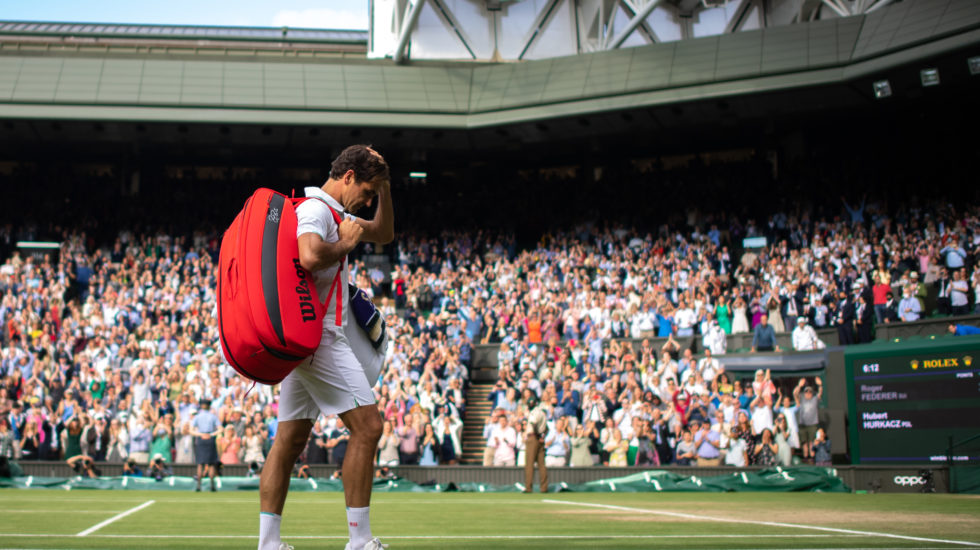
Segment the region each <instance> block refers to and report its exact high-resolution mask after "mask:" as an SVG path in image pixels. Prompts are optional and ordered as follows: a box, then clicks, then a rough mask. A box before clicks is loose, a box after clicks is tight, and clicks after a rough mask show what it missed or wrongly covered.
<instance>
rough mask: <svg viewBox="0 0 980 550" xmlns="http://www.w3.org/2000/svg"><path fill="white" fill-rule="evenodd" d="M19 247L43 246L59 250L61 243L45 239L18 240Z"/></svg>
mask: <svg viewBox="0 0 980 550" xmlns="http://www.w3.org/2000/svg"><path fill="white" fill-rule="evenodd" d="M17 248H41V249H46V250H57V249H59V248H61V243H55V242H43V241H17Z"/></svg>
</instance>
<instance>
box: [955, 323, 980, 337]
mask: <svg viewBox="0 0 980 550" xmlns="http://www.w3.org/2000/svg"><path fill="white" fill-rule="evenodd" d="M949 333H950V334H952V335H954V336H973V335H975V334H980V328H977V327H974V326H970V325H949Z"/></svg>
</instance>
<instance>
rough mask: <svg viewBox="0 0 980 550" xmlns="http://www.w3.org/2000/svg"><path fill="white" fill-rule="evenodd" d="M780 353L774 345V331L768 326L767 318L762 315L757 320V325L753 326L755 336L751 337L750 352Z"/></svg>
mask: <svg viewBox="0 0 980 550" xmlns="http://www.w3.org/2000/svg"><path fill="white" fill-rule="evenodd" d="M773 350H775V351H781V350H780V349H779V345H778V344H776V331H775V330H773V328H772V326H771V325H770V324H769V316H768V315H763V316H762V317H760V318H759V324H758V325H756V326H755V334H754V335H753V336H752V351H753V352H755V351H773Z"/></svg>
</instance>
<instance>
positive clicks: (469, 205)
mask: <svg viewBox="0 0 980 550" xmlns="http://www.w3.org/2000/svg"><path fill="white" fill-rule="evenodd" d="M820 160H821V161H823V160H824V159H820ZM818 165H819V166H822V167H823V169H826V165H825V164H821V163H815V164H813V165H806V166H803V167H800V168H798V169H797V171H796V172H795V174H794V175H795V176H796V178H797V179H795V181H794V184H793V185H782V184H783V183H784V182H785V181H786V180H787V179H791V178H792V176H790V177H789V178H787V177H786V176H784V179H782V180H778V181H777V180H776V179H775V178H774V177H773V176H772V171H771V168H770V167H768V166H767V164H766V163H765V162H762V161H760V160H759V159H755V158H750V159H746V160H743V161H740V162H729V163H718V164H710V163H704V162H701V161H699V160H694V161H693V162H691V163H688V164H687V165H686V166H684V167H679V168H678V167H675V168H664V167H662V166H654V167H653V168H651V169H649V170H635V169H622V170H621V171H619V172H618V173H617V172H612V173H608V174H606V175H605V177H604V178H603V179H602V180H600V181H599V182H597V183H595V184H594V187H592V186H590V185H586V184H583V185H576V186H574V188H575V189H576V190H577V191H576V192H571V193H564V192H563V190H564V189H568V188H569V187H570V186H569V179H568V178H567V177H566V178H563V177H549V176H542V175H540V174H536V175H523V176H519V177H516V178H513V179H511V180H509V181H504V182H503V183H501V184H500V185H497V186H491V185H476V186H474V189H475V191H474V193H473V194H472V195H468V196H467V197H466V198H465V200H463V202H464V203H466V204H461V205H458V207H456V208H453V209H446V208H444V206H445V204H444V203H443V201H445V200H447V199H445V198H444V194H442V193H441V190H440V189H438V188H433V189H419V188H411V189H407V188H405V187H396V190H395V192H396V193H401V195H399V196H398V199H399V200H397V201H396V204H397V205H398V206H397V208H399V209H400V211H402V212H413V215H412V216H411V218H410V221H409V222H408V224H407V225H408V226H407V227H405V228H404V231H401V232H400V234H399V240H398V241H396V243H395V244H394V246H392V247H389V249H388V250H387V251H386V252H387V254H388V256H389V260H390V263H391V265H392V266H393V268H392V271H391V273H384V272H382V271H381V270H380V269H379V268H378V267H377V265H375V264H371V263H370V262H369V261H368V256H369V255H370V254H371V253H373V252H375V251H373V250H361V251H359V254H357V255H356V256H357V257H358V259H357V261H355V262H354V263H353V266H352V267H353V270H354V272H355V277H354V280H356V281H357V282H358V284H359V286H361V287H362V288H365V289H366V290H368V291H369V293H370V294H372V295H374V296H375V297H376V299H377V301H378V303H379V305H380V307H381V309H382V311H383V312H384V313H385V314H386V315H387V318H388V326H389V330H390V331H391V347H390V349H389V351H388V359H387V363H386V368H385V371H384V374H383V378H382V380H381V382H380V383H379V385H378V386H377V392H378V396H379V402H378V406H379V410H380V411H381V412H382V414H383V415H384V418H385V420H386V421H387V424H388V426H389V428H386V435H385V439H384V441H382V445H381V452H382V453H385V454H384V456H385V459H384V460H383V461H382V462H384V463H385V464H387V465H394V464H422V465H435V464H454V463H457V462H459V461H461V460H463V461H470V462H476V463H479V462H481V461H482V462H483V463H484V464H493V463H494V456H496V445H495V444H494V443H493V442H494V441H495V439H494V438H495V437H496V436H497V435H499V434H498V429H501V428H500V427H501V426H503V428H502V429H506V426H511V427H516V428H517V429H516V433H517V434H520V433H521V430H520V427H521V426H522V423H523V422H524V419H525V416H526V413H527V410H526V407H525V405H524V400H525V398H526V397H527V396H528V395H529V392H534V393H536V394H538V395H540V396H541V398H542V400H543V401H544V402H546V403H550V404H551V405H552V406H553V408H552V418H551V420H552V422H551V423H550V426H551V428H550V430H551V432H552V433H550V434H549V436H548V437H547V440H548V454H549V456H551V457H553V458H554V459H555V463H558V462H560V463H563V464H572V465H575V466H579V465H591V464H596V463H598V464H608V465H610V466H623V465H633V464H639V465H642V464H646V465H657V464H660V465H666V464H686V463H694V462H698V460H699V459H700V460H701V461H703V462H702V463H703V464H712V463H717V462H713V461H715V460H718V461H724V462H725V463H728V464H735V465H738V464H746V463H749V464H776V463H781V464H789V463H790V462H791V461H793V457H794V456H796V455H799V456H800V457H802V458H805V459H810V460H814V459H815V460H816V461H819V462H826V461H828V460H829V454H828V452H827V449H826V446H827V444H826V441H825V436H824V439H823V440H821V439H819V438H818V439H811V438H810V437H805V438H804V439H801V434H804V435H807V434H810V435H812V436H814V437H815V434H813V430H812V428H814V424H815V421H814V420H813V418H814V417H813V414H815V407H816V404H815V402H814V401H813V399H814V398H813V397H812V396H813V395H814V394H819V390H820V388H819V387H817V386H816V385H815V384H819V381H818V380H814V379H812V378H808V379H806V380H800V379H793V380H787V379H770V377H769V376H768V375H767V373H764V372H758V373H756V377H755V378H745V379H742V378H739V376H737V375H735V374H733V373H727V372H724V370H723V368H720V365H719V363H718V362H717V360H714V359H712V358H711V357H709V356H708V355H707V353H708V352H707V351H699V350H700V349H705V350H710V352H711V353H712V354H713V355H714V356H718V355H721V354H724V353H726V352H728V351H735V350H728V349H727V344H726V343H727V342H728V335H729V334H732V333H738V332H740V331H741V332H748V331H751V330H753V329H755V328H756V327H757V326H759V325H760V324H761V323H762V318H763V316H768V324H769V325H770V326H772V327H773V328H774V329H775V331H776V332H777V333H785V332H790V331H792V330H793V327H795V326H796V325H797V319H804V322H803V323H801V325H802V326H803V327H806V326H812V327H816V328H823V327H828V328H833V327H836V328H837V329H838V332H839V334H840V341H841V342H842V343H846V339H847V338H852V339H853V341H855V342H857V341H867V340H868V339H870V336H871V332H870V328H871V326H872V325H873V324H875V323H879V324H880V323H895V322H902V321H908V320H911V319H910V318H909V317H908V314H909V313H911V312H912V310H914V309H915V307H914V306H912V305H911V304H912V303H913V302H914V304H915V306H917V307H918V310H919V315H925V316H934V315H947V314H953V313H959V314H961V313H965V312H966V311H977V308H978V304H980V270H976V269H975V265H976V262H975V256H976V251H977V245H978V243H980V231H978V229H980V228H978V224H980V218H978V215H980V210H978V208H977V207H976V206H975V203H971V202H969V201H968V200H967V201H960V199H961V198H960V197H956V196H950V197H941V198H940V197H937V198H935V199H926V198H918V199H913V200H910V201H895V200H892V201H889V200H886V197H895V196H899V197H901V196H903V195H902V193H901V189H902V188H903V186H913V185H915V181H914V180H915V175H914V174H909V175H906V176H905V178H906V179H904V180H902V179H901V178H900V177H899V176H898V174H894V173H887V174H877V175H876V176H877V177H878V178H885V179H889V180H890V182H891V183H890V186H891V188H892V189H893V192H892V193H888V194H882V195H875V189H874V188H873V187H869V186H866V188H869V191H870V192H869V194H868V195H867V196H865V197H862V196H846V197H844V196H842V197H840V198H838V195H844V194H845V191H846V190H847V189H848V187H849V185H850V183H851V182H850V181H848V179H847V178H844V177H840V178H838V176H839V174H834V173H830V174H828V173H824V174H820V176H819V177H817V176H813V177H810V178H806V177H803V176H801V174H815V173H816V172H817V170H816V169H815V168H816V166H818ZM852 168H853V167H846V170H844V169H843V168H842V172H841V174H844V173H846V174H850V176H849V177H861V174H860V171H859V170H852ZM855 174H856V175H855ZM3 178H4V181H3V182H2V183H3V184H4V188H5V189H11V190H12V193H13V196H12V200H11V201H8V202H6V204H5V206H4V214H5V216H6V218H5V219H7V220H10V221H9V223H8V224H7V225H6V226H4V227H3V228H2V229H0V248H2V250H0V254H2V256H0V257H2V259H3V263H2V266H0V294H2V296H3V298H2V301H0V320H2V325H3V331H2V336H0V338H2V340H0V342H2V362H0V375H2V377H3V386H2V388H0V415H2V419H3V420H2V422H0V424H3V425H4V428H2V430H3V431H2V432H0V452H2V453H3V454H4V455H5V456H8V457H14V458H22V459H41V460H67V459H71V458H72V457H73V456H80V455H84V456H89V457H92V458H93V459H94V460H95V461H96V462H100V461H112V462H121V461H124V460H127V459H135V461H136V462H137V463H142V464H147V463H149V462H152V461H153V459H155V458H156V457H157V456H159V457H161V458H163V460H164V461H165V462H169V463H186V462H190V461H191V460H192V455H191V454H189V453H190V435H189V429H188V423H189V421H190V419H191V418H192V416H193V415H194V414H195V412H196V410H197V403H198V402H199V400H201V399H210V400H212V401H213V409H214V410H215V411H216V412H217V413H218V415H219V418H220V419H221V421H222V424H223V425H224V426H225V429H224V431H223V434H222V436H221V438H220V440H219V453H220V454H221V455H222V460H223V462H225V463H229V464H233V463H236V462H242V463H246V464H251V463H255V465H256V466H260V465H261V462H262V457H263V452H264V451H265V450H267V449H268V447H269V445H270V441H271V440H272V439H273V438H274V437H275V432H276V421H275V392H276V390H275V389H274V388H270V387H267V386H257V387H255V388H251V389H250V387H249V384H247V383H246V381H245V380H244V379H242V378H240V377H238V376H236V375H235V373H234V371H233V370H232V369H231V368H230V367H228V366H227V365H224V364H223V363H222V360H221V359H220V353H216V351H217V348H216V346H215V342H216V333H215V328H214V318H213V313H212V311H213V307H214V296H213V292H214V280H213V278H214V265H215V263H216V257H217V246H218V242H219V238H220V228H218V227H216V226H215V225H216V224H217V223H218V221H219V220H227V219H230V216H231V213H232V212H233V210H234V209H235V208H236V207H237V206H236V205H237V204H240V202H241V201H240V197H239V195H241V194H243V193H245V194H247V193H248V192H249V191H250V190H251V188H253V187H254V186H256V185H257V183H258V182H257V181H255V179H252V178H249V177H245V178H241V179H235V178H230V179H229V180H224V179H222V178H216V179H215V180H214V181H204V180H201V179H199V178H196V177H182V178H172V179H170V180H166V181H165V182H164V183H165V185H159V186H154V187H151V188H150V190H149V191H148V192H146V193H143V194H141V195H140V196H139V197H138V198H137V197H133V196H130V197H126V196H119V193H118V191H117V187H116V186H114V185H112V184H111V183H110V182H111V181H112V178H111V177H110V176H97V175H83V176H78V175H74V174H65V173H59V172H58V167H57V166H56V165H53V166H50V167H45V168H33V169H30V170H24V171H22V172H16V171H15V172H11V173H8V174H5V175H4V176H3ZM522 178H523V179H522ZM830 181H833V182H834V183H833V184H829V183H827V182H830ZM652 182H656V183H657V189H658V190H657V197H658V200H656V201H653V200H651V201H649V202H644V201H645V199H647V198H649V197H650V196H651V195H650V191H649V188H650V187H651V185H652ZM303 183H307V182H296V185H295V187H297V188H299V187H301V186H302V184H303ZM694 184H696V185H697V186H698V187H699V188H701V189H702V190H703V191H704V192H703V197H698V198H697V199H696V200H695V199H694V198H691V197H690V195H689V189H690V188H691V186H692V185H694ZM288 185H289V182H282V183H281V186H288ZM42 186H43V188H45V189H46V193H47V194H48V195H49V196H57V197H64V202H63V203H62V202H59V201H31V200H30V197H31V193H32V190H33V189H36V188H39V187H42ZM201 186H207V188H208V189H209V191H213V193H211V192H209V193H204V194H201V193H195V190H196V189H199V188H200V187H201ZM817 187H820V189H819V190H818V189H817ZM895 189H898V190H897V191H895ZM600 191H601V192H600ZM838 191H839V193H838ZM515 193H522V195H521V196H523V200H521V201H516V202H514V203H512V205H509V206H511V209H510V210H509V211H507V212H506V213H500V212H496V213H495V212H494V211H492V210H487V209H486V208H485V207H484V208H480V207H479V206H478V205H480V204H481V203H482V204H500V203H502V202H503V201H505V200H507V197H512V196H516V195H515ZM644 193H646V195H644ZM756 194H759V195H762V194H766V196H768V197H770V198H773V200H767V201H759V202H753V201H748V202H743V203H742V204H745V205H746V206H745V208H744V209H743V211H741V212H733V211H729V210H728V209H726V208H724V207H723V205H725V204H735V202H734V201H733V197H735V196H738V197H745V196H749V197H751V196H756ZM191 196H195V197H197V198H200V200H194V201H191V200H189V199H190V197H191ZM624 196H629V197H636V199H635V200H631V201H627V202H626V203H625V204H624V201H623V199H622V197H624ZM791 196H792V197H798V200H799V202H797V203H794V206H792V207H790V206H788V205H787V204H788V202H787V201H786V199H787V197H791ZM904 196H911V195H904ZM243 197H244V195H242V197H241V198H243ZM586 197H589V198H590V199H589V201H588V204H590V208H591V209H592V211H591V212H590V214H591V215H590V216H589V217H587V218H586V217H583V214H582V212H581V209H579V210H576V209H575V208H574V207H573V205H575V204H576V203H578V202H579V201H585V199H586ZM544 205H547V206H544ZM545 207H546V208H547V209H548V216H546V217H543V216H536V213H540V210H541V209H542V208H545ZM175 212H180V213H181V215H175ZM438 212H445V215H444V216H443V219H442V223H441V224H440V225H441V226H442V229H440V230H439V231H438V232H437V231H435V228H434V227H432V226H430V224H431V223H432V220H433V219H434V218H436V217H437V216H436V213H438ZM473 212H481V213H483V214H484V215H483V216H482V217H481V218H480V219H479V220H474V219H473V217H472V213H473ZM609 212H616V213H617V216H615V217H614V218H609V217H606V218H605V219H606V220H608V221H598V220H601V219H603V217H602V216H603V215H605V214H607V213H609ZM223 213H227V214H228V215H225V216H222V214H223ZM467 213H469V214H467ZM495 214H496V215H495ZM544 218H547V220H546V221H545V219H544ZM401 219H406V218H404V217H403V218H401ZM514 219H519V220H522V221H521V222H520V224H518V225H517V227H516V228H514V227H513V225H514V222H513V220H514ZM39 220H57V223H53V222H50V223H48V224H46V225H42V224H41V223H39ZM201 220H209V221H210V222H211V224H212V225H205V224H201V222H200V221H201ZM654 220H656V221H654ZM474 223H480V224H481V228H479V229H478V228H475V227H472V226H473V224H474ZM509 225H510V228H508V226H509ZM446 228H452V229H446ZM760 237H762V238H764V239H765V245H764V246H762V247H760V248H747V247H746V246H745V244H746V241H745V239H753V238H760ZM46 240H52V241H55V242H59V243H60V247H59V248H58V250H57V251H56V253H40V254H30V253H27V252H26V251H25V250H22V249H19V248H17V246H16V244H17V243H18V242H22V241H46ZM889 293H890V294H891V297H889ZM903 294H907V295H908V296H907V298H906V301H904V302H903V301H902V300H901V297H902V296H903ZM903 304H905V305H903ZM906 306H908V307H906ZM858 320H860V321H861V322H860V323H858V322H857V321H858ZM862 323H867V325H866V326H864V327H862ZM657 337H661V338H663V337H666V338H667V340H666V341H665V343H664V344H662V345H658V346H654V345H653V344H652V343H651V339H654V338H657ZM793 340H794V342H796V341H797V338H796V336H794V338H793ZM661 341H663V340H657V342H658V343H659V342H661ZM688 341H692V342H694V345H693V346H689V345H687V343H686V342H688ZM799 341H800V342H802V344H801V346H802V345H810V346H818V345H819V342H817V341H814V340H812V339H811V340H805V339H803V338H802V337H801V338H800V340H799ZM480 345H493V346H495V348H496V349H498V350H499V351H498V353H497V360H498V366H499V371H498V376H497V381H496V382H495V383H492V384H490V385H489V386H488V385H485V384H483V383H479V382H477V381H474V380H471V376H470V372H471V367H472V366H473V356H474V349H475V347H476V346H480ZM808 392H809V393H808ZM486 403H490V404H491V406H490V407H487V406H486ZM797 408H799V409H800V410H801V412H803V414H800V415H797V414H796V411H797ZM804 411H805V412H804ZM743 413H744V417H743ZM811 413H813V414H811ZM491 415H492V420H486V419H487V418H489V417H490V416H491ZM501 418H505V419H506V420H501ZM798 418H799V419H798ZM783 420H785V423H783ZM699 426H710V427H706V428H701V429H698V427H699ZM712 433H717V434H718V437H717V440H718V441H717V443H718V446H719V447H721V450H723V451H725V450H727V451H728V452H726V453H722V454H718V453H716V452H713V451H712V450H711V448H709V447H713V446H712V445H711V444H710V443H704V442H705V440H714V439H715V436H713V435H710V434H712ZM766 433H768V435H764V434H766ZM521 439H522V438H521V437H517V438H516V442H515V449H514V451H515V455H516V456H515V459H516V463H517V464H518V465H520V464H522V463H523V456H522V443H521ZM343 442H344V437H343V429H342V427H340V426H337V424H336V419H333V418H322V419H321V420H320V421H319V422H318V425H317V427H316V429H315V430H314V438H313V439H312V440H311V443H310V446H309V448H308V452H307V453H306V460H307V462H308V463H311V464H316V463H323V462H328V461H329V462H331V463H336V461H337V460H338V457H342V453H343V448H344V443H343ZM770 443H771V444H770ZM706 445H707V446H706ZM809 446H812V447H813V453H810V452H808V451H807V452H801V451H800V450H797V449H803V448H805V447H809ZM739 449H741V450H739ZM502 455H503V456H502V459H503V460H504V461H506V460H507V459H508V458H507V456H506V455H507V453H502Z"/></svg>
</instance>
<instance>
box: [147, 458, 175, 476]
mask: <svg viewBox="0 0 980 550" xmlns="http://www.w3.org/2000/svg"><path fill="white" fill-rule="evenodd" d="M172 474H173V472H171V471H170V468H169V467H168V466H167V462H166V461H165V460H164V459H163V455H162V454H160V453H157V454H155V455H153V460H151V461H150V471H149V477H152V478H153V479H155V480H157V481H163V478H165V477H169V476H170V475H172Z"/></svg>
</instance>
